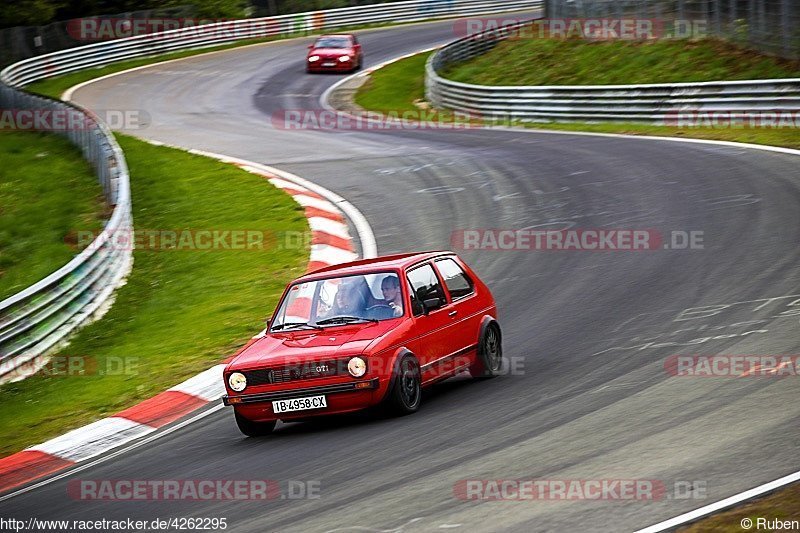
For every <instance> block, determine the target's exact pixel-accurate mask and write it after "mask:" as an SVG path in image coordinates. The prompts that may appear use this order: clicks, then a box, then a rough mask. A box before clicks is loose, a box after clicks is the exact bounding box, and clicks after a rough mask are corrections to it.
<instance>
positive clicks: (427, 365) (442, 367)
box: [407, 262, 459, 383]
mask: <svg viewBox="0 0 800 533" xmlns="http://www.w3.org/2000/svg"><path fill="white" fill-rule="evenodd" d="M407 278H408V282H409V285H410V291H411V293H412V294H411V297H412V298H411V312H412V314H413V315H414V320H415V322H416V327H417V330H418V331H420V332H421V333H420V338H419V341H420V350H421V353H419V354H416V355H417V358H418V359H419V363H420V367H421V369H422V381H423V383H424V382H427V381H431V380H433V379H436V378H437V377H439V376H440V375H442V374H443V373H448V372H449V371H451V370H452V363H451V362H450V361H449V359H450V358H451V357H452V356H453V355H455V353H456V352H457V351H458V345H459V341H458V340H456V339H453V338H452V335H453V325H454V317H455V316H456V315H457V313H453V311H454V309H453V306H452V305H451V304H450V302H449V301H448V300H447V294H446V293H445V291H444V288H443V286H442V282H441V280H440V279H439V276H438V275H437V273H436V270H435V269H434V268H433V265H432V264H431V263H430V262H427V263H424V264H422V265H419V266H415V267H413V268H412V269H409V271H408V272H407ZM433 299H439V300H440V302H439V304H438V305H437V306H434V307H431V308H429V309H428V310H427V311H426V310H425V309H424V302H425V301H428V302H429V303H430V302H431V301H432V300H433Z"/></svg>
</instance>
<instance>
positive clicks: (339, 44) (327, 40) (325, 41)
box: [314, 37, 350, 48]
mask: <svg viewBox="0 0 800 533" xmlns="http://www.w3.org/2000/svg"><path fill="white" fill-rule="evenodd" d="M314 48H350V39H348V38H346V37H322V38H320V39H317V42H315V43H314Z"/></svg>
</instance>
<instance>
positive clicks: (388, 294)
mask: <svg viewBox="0 0 800 533" xmlns="http://www.w3.org/2000/svg"><path fill="white" fill-rule="evenodd" d="M381 292H382V293H383V298H384V299H385V300H386V305H388V306H389V307H391V308H392V316H403V298H402V294H401V292H400V281H399V280H398V279H397V276H386V277H385V278H383V280H382V281H381Z"/></svg>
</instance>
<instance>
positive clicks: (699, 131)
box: [355, 52, 800, 149]
mask: <svg viewBox="0 0 800 533" xmlns="http://www.w3.org/2000/svg"><path fill="white" fill-rule="evenodd" d="M429 55H430V52H426V53H423V54H418V55H415V56H412V57H409V58H407V59H402V60H400V61H397V62H395V63H391V64H389V65H387V66H386V67H384V68H382V69H380V70H377V71H376V72H374V73H372V75H371V77H370V79H369V80H368V81H367V82H366V83H365V84H364V85H363V86H362V87H361V88H360V89H359V90H358V92H357V93H356V95H355V102H356V104H358V105H359V106H361V107H363V108H365V109H369V110H372V111H378V112H381V113H398V114H401V113H404V112H412V113H414V112H415V113H418V114H419V113H420V110H419V108H418V107H417V106H416V105H415V102H419V101H421V100H424V98H425V68H424V67H425V61H426V60H427V58H428V56H429ZM759 57H761V56H759ZM492 68H494V67H492ZM433 117H434V118H432V119H431V120H443V121H444V120H449V118H450V117H451V114H450V113H448V112H442V113H434V115H433ZM519 125H520V126H524V127H528V128H537V129H552V130H563V131H588V132H596V133H624V134H628V135H658V136H665V137H687V138H698V139H712V140H722V141H735V142H746V143H753V144H768V145H773V146H784V147H788V148H796V149H800V131H799V130H798V129H797V128H739V129H737V128H731V129H715V128H708V127H705V128H701V127H696V128H695V127H692V128H678V127H670V126H654V125H648V124H629V123H616V122H605V123H596V124H588V123H580V122H571V123H525V124H519Z"/></svg>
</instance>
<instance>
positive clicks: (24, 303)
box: [0, 0, 540, 383]
mask: <svg viewBox="0 0 800 533" xmlns="http://www.w3.org/2000/svg"><path fill="white" fill-rule="evenodd" d="M539 5H540V1H539V0H412V1H408V2H396V3H391V4H376V5H374V6H357V7H350V8H341V9H332V10H328V11H317V12H309V13H300V14H292V15H284V16H278V17H268V18H260V19H247V20H239V21H231V22H220V23H215V24H208V25H204V26H197V27H193V28H184V29H177V30H171V31H165V32H159V33H148V34H145V35H139V36H135V37H127V38H122V39H117V40H113V41H107V42H100V43H94V44H90V45H87V46H81V47H78V48H69V49H66V50H62V51H59V52H53V53H50V54H45V55H41V56H37V57H34V58H30V59H26V60H24V61H20V62H18V63H15V64H13V65H10V66H8V67H7V68H5V69H4V70H3V71H2V72H0V81H2V85H0V106H2V107H3V108H5V109H26V110H28V109H47V110H59V111H60V112H64V111H66V112H69V113H75V114H77V115H79V116H80V117H82V118H84V119H85V118H86V117H91V118H92V120H93V122H92V124H91V127H89V128H85V129H80V130H77V129H76V130H73V131H64V132H62V133H63V134H64V135H66V136H67V137H68V138H69V139H70V140H71V141H72V143H73V144H75V145H76V146H78V147H79V148H81V149H82V150H83V153H84V157H85V158H86V159H87V160H88V161H90V162H91V163H92V164H93V165H94V168H95V171H96V172H97V176H98V179H99V180H100V183H101V184H102V185H103V188H104V190H105V192H106V197H107V199H108V201H109V203H111V204H112V205H114V206H115V208H114V212H113V214H112V216H111V219H110V220H109V221H108V222H107V223H106V226H105V230H106V231H104V232H102V233H101V235H100V236H99V237H98V238H97V239H96V240H95V241H94V242H93V243H92V244H91V245H90V246H89V247H87V248H86V249H85V250H84V251H83V252H81V253H80V254H79V255H78V256H77V257H75V258H74V259H73V260H72V261H70V262H69V263H68V264H66V265H64V266H63V267H62V268H60V269H59V270H58V271H56V272H54V273H52V274H51V275H49V276H48V277H47V278H45V279H43V280H41V281H39V282H38V283H36V284H34V285H32V286H30V287H28V288H27V289H25V290H23V291H22V292H20V293H18V294H15V295H13V296H11V297H10V298H7V299H5V300H3V301H2V302H0V383H3V382H6V381H11V380H18V379H22V378H24V377H26V375H28V374H30V373H32V372H33V371H35V370H36V369H38V368H39V367H40V366H41V365H42V364H44V363H45V362H46V355H47V353H48V352H49V351H51V350H52V349H54V348H55V347H57V346H58V345H59V343H61V342H62V341H64V340H65V339H66V338H67V337H68V336H69V334H70V333H72V332H73V331H74V330H75V329H76V328H78V327H79V326H81V325H82V324H84V323H86V322H87V320H89V319H90V318H92V317H93V316H96V315H97V314H98V310H100V309H101V308H102V307H103V304H104V303H107V302H109V298H110V297H111V295H112V293H113V291H114V289H115V288H116V287H117V286H118V285H119V284H120V282H121V281H122V279H123V278H124V276H125V275H126V273H127V272H128V271H129V269H130V266H131V263H132V260H133V259H132V254H131V251H130V249H128V247H118V246H115V245H114V244H113V243H112V242H111V240H110V239H109V238H110V237H111V236H113V235H114V234H115V233H117V232H121V233H123V234H125V232H129V231H131V230H132V217H131V199H130V184H129V177H128V169H127V166H126V163H125V158H124V155H123V153H122V150H120V148H119V146H118V145H117V144H116V142H115V141H114V137H113V136H112V135H111V133H110V132H109V130H108V128H107V127H106V126H105V125H104V124H103V123H102V122H101V121H100V120H99V119H97V118H96V117H94V116H93V115H91V113H90V112H88V111H86V110H83V109H81V108H80V107H78V106H74V105H71V104H66V103H64V102H58V101H55V100H51V99H49V98H44V97H40V96H34V95H32V94H29V93H26V92H23V91H21V90H18V88H20V87H22V86H24V85H26V84H29V83H31V82H34V81H36V80H40V79H43V78H50V77H53V76H58V75H62V74H66V73H69V72H74V71H77V70H82V69H86V68H94V67H101V66H104V65H108V64H111V63H115V62H118V61H124V60H127V59H133V58H139V57H146V56H152V55H157V54H162V53H164V52H170V51H177V50H187V49H194V48H205V47H211V46H216V45H220V44H225V43H231V42H235V41H241V40H245V39H260V38H265V37H270V36H286V35H296V34H303V33H310V32H316V31H320V30H325V29H332V28H346V27H351V26H359V25H365V24H376V23H390V22H395V23H396V22H414V21H422V20H430V19H436V18H446V17H456V16H467V15H476V14H482V13H493V12H505V11H513V10H522V9H528V8H531V7H537V6H539ZM454 33H455V32H454Z"/></svg>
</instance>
